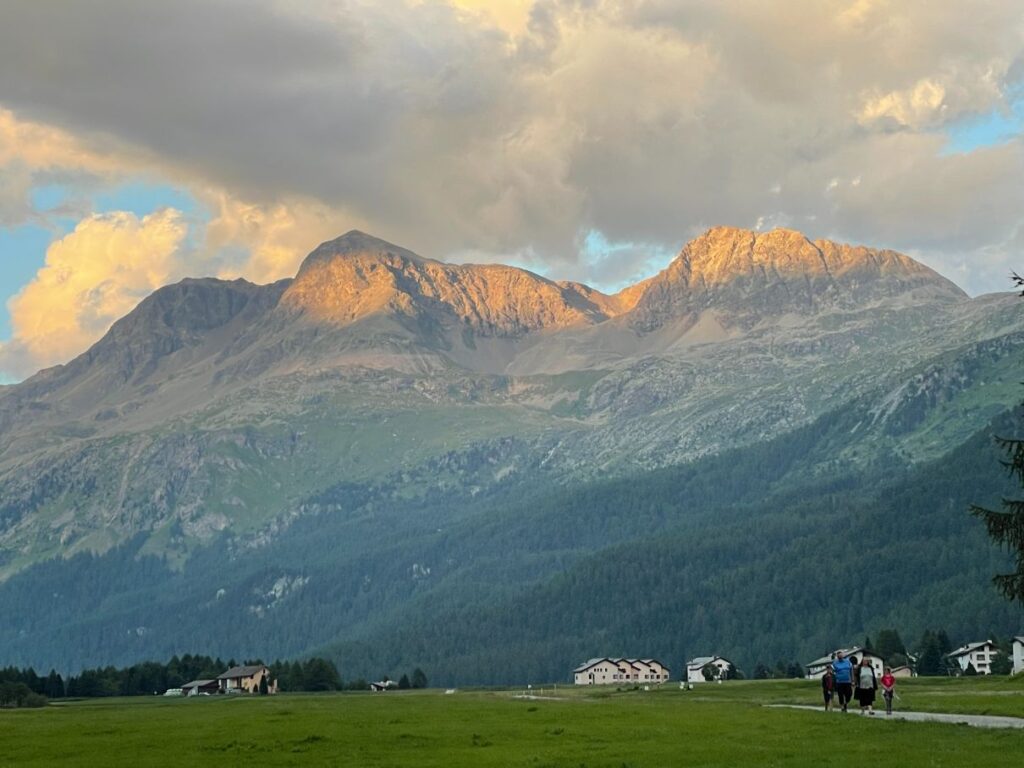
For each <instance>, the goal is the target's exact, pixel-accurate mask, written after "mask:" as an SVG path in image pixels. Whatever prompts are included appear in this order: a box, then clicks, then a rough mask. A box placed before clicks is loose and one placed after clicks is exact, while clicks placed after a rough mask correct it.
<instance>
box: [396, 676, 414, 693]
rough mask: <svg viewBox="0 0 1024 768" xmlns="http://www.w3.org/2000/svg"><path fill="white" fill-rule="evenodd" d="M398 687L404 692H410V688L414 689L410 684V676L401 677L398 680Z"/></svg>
mask: <svg viewBox="0 0 1024 768" xmlns="http://www.w3.org/2000/svg"><path fill="white" fill-rule="evenodd" d="M398 687H399V689H401V690H403V691H405V690H408V689H409V688H411V687H412V686H411V685H410V684H409V676H408V675H402V676H401V677H400V678H399V679H398Z"/></svg>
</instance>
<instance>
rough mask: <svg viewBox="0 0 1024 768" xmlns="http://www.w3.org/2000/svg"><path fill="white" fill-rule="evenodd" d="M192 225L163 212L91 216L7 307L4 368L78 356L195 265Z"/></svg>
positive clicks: (16, 370) (25, 370)
mask: <svg viewBox="0 0 1024 768" xmlns="http://www.w3.org/2000/svg"><path fill="white" fill-rule="evenodd" d="M186 234H187V228H186V226H185V224H184V223H183V221H182V219H181V216H180V214H179V213H178V212H177V211H174V210H172V209H164V210H162V211H158V212H156V213H152V214H150V215H149V216H145V217H143V218H141V219H140V218H138V217H136V216H135V215H134V214H131V213H124V212H118V213H111V214H105V215H96V216H91V217H89V218H87V219H85V220H84V221H82V222H80V223H79V224H78V226H77V227H76V228H75V230H74V231H73V232H71V233H70V234H68V235H67V236H66V237H64V238H62V239H61V240H58V241H56V242H54V243H53V244H52V245H51V246H50V248H49V249H48V250H47V253H46V264H45V266H44V267H43V268H42V269H40V270H39V272H38V273H37V274H36V276H35V278H34V279H33V280H32V282H30V283H29V284H28V285H26V286H25V287H24V288H23V289H22V290H21V291H20V292H19V293H18V294H17V295H16V296H15V297H14V298H12V299H11V300H10V301H9V302H8V307H9V309H10V312H11V324H12V327H13V337H12V339H11V340H10V341H9V342H6V343H5V344H3V345H0V371H3V372H5V373H8V374H13V375H17V376H23V375H27V374H29V373H31V372H33V371H35V370H36V369H38V368H40V367H43V366H47V365H52V364H54V363H57V362H64V361H65V360H67V359H69V358H71V357H73V356H74V355H76V354H78V353H79V352H81V351H82V350H84V349H85V348H86V347H88V346H89V345H90V344H92V343H93V342H95V341H96V340H97V339H98V338H99V337H100V336H102V334H103V333H104V332H106V330H107V329H108V328H109V327H110V325H111V324H112V323H113V322H114V321H115V320H117V319H118V318H120V317H122V316H123V315H125V314H127V313H128V312H129V311H131V310H132V309H133V308H134V307H135V305H136V304H137V303H138V302H139V301H140V300H141V299H142V298H143V297H145V296H147V295H148V294H149V293H151V292H152V291H154V290H155V289H156V288H159V287H160V286H162V285H166V284H167V283H169V282H173V281H175V280H178V279H180V278H182V277H184V276H186V275H187V274H188V273H189V272H190V271H191V269H190V267H192V266H194V265H193V264H192V263H190V261H189V259H188V258H187V255H186V252H185V250H184V249H183V245H184V241H185V237H186Z"/></svg>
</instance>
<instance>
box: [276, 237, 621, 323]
mask: <svg viewBox="0 0 1024 768" xmlns="http://www.w3.org/2000/svg"><path fill="white" fill-rule="evenodd" d="M281 305H282V307H283V308H284V309H285V310H286V311H293V312H299V313H301V314H303V315H305V316H306V317H308V318H310V319H312V320H314V321H318V322H326V323H332V324H335V325H347V324H351V323H354V322H356V321H358V320H361V319H363V318H366V317H369V316H371V315H390V316H397V317H400V318H404V319H406V320H408V319H413V320H419V321H428V322H430V323H432V324H434V325H437V324H438V323H439V324H440V326H442V327H444V326H447V327H459V328H463V329H469V330H472V331H473V332H474V333H477V334H480V335H485V336H518V335H521V334H523V333H529V332H533V331H539V330H547V329H553V328H563V327H568V326H572V325H591V324H594V323H597V322H600V321H602V320H604V319H606V318H607V317H608V312H610V311H613V310H614V307H615V306H616V304H615V302H614V301H611V300H610V299H609V297H606V296H604V295H603V294H600V293H599V292H597V291H593V290H592V289H584V287H581V286H577V285H575V284H564V285H560V284H558V283H555V282H552V281H550V280H547V279H545V278H543V277H541V276H539V275H536V274H534V273H532V272H529V271H527V270H524V269H518V268H516V267H508V266H504V265H501V264H446V263H444V262H440V261H435V260H433V259H427V258H423V257H422V256H419V255H417V254H415V253H413V252H412V251H409V250H407V249H405V248H400V247H399V246H396V245H393V244H391V243H388V242H386V241H384V240H380V239H378V238H375V237H372V236H371V235H367V234H365V233H363V232H359V231H352V232H349V233H347V234H345V235H342V236H341V237H339V238H337V239H336V240H331V241H329V242H326V243H324V244H322V245H320V246H319V247H318V248H317V249H316V250H314V251H313V252H312V253H311V254H310V255H309V256H308V257H306V260H305V261H304V262H303V264H302V267H301V268H300V269H299V273H298V275H297V276H296V278H295V281H294V282H293V283H292V285H291V287H290V288H289V289H288V290H287V291H286V293H285V294H284V296H283V297H282V300H281Z"/></svg>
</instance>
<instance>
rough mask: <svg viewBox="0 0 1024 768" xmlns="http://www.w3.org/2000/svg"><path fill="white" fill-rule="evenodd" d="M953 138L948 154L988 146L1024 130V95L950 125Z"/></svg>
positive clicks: (950, 138)
mask: <svg viewBox="0 0 1024 768" xmlns="http://www.w3.org/2000/svg"><path fill="white" fill-rule="evenodd" d="M946 134H947V136H948V137H949V142H948V143H947V144H946V147H945V154H961V153H966V152H973V151H974V150H976V149H982V148H984V147H994V146H998V145H999V144H1005V143H1006V142H1008V141H1012V140H1013V139H1015V138H1018V137H1020V136H1021V134H1024V98H1018V99H1016V100H1015V101H1014V102H1013V103H1012V104H1011V106H1010V108H1009V109H1008V110H1007V109H993V110H992V111H991V112H988V113H986V114H983V115H971V116H970V117H966V118H963V119H961V120H957V121H956V122H954V123H953V124H951V125H950V126H949V127H947V128H946Z"/></svg>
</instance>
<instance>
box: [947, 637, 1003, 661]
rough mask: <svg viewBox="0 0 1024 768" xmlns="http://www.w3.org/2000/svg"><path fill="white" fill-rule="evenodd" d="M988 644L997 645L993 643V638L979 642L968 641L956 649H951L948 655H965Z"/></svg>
mask: <svg viewBox="0 0 1024 768" xmlns="http://www.w3.org/2000/svg"><path fill="white" fill-rule="evenodd" d="M986 645H995V643H993V642H992V641H991V640H982V641H980V642H977V643H967V645H961V646H960V647H959V648H957V649H956V650H955V651H950V652H949V653H948V654H947V655H948V656H950V657H953V656H963V655H964V654H965V653H971V652H972V651H976V650H978V649H979V648H984V647H985V646H986Z"/></svg>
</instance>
